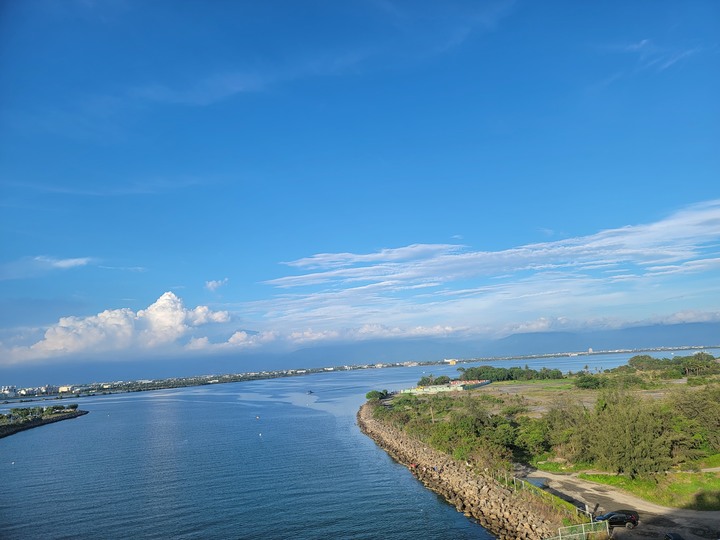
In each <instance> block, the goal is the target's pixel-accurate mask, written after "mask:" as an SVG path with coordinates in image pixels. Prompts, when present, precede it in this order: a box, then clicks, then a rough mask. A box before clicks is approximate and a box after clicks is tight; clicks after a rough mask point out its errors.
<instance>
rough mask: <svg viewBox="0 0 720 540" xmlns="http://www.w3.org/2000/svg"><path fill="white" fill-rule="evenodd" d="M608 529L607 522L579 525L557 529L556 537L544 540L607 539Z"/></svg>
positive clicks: (608, 535)
mask: <svg viewBox="0 0 720 540" xmlns="http://www.w3.org/2000/svg"><path fill="white" fill-rule="evenodd" d="M609 537H610V528H609V526H608V522H607V521H596V522H595V523H581V524H580V525H571V526H569V527H561V528H559V529H558V535H557V536H553V537H552V538H546V539H545V540H594V539H600V538H609Z"/></svg>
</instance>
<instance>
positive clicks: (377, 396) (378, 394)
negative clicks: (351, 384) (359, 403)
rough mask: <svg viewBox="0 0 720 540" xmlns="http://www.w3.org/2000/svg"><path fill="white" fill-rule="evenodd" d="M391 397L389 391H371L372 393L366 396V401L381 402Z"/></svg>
mask: <svg viewBox="0 0 720 540" xmlns="http://www.w3.org/2000/svg"><path fill="white" fill-rule="evenodd" d="M389 395H390V393H389V392H388V391H387V390H370V392H368V393H367V394H365V399H367V400H368V401H379V400H381V399H385V398H387V397H388V396H389Z"/></svg>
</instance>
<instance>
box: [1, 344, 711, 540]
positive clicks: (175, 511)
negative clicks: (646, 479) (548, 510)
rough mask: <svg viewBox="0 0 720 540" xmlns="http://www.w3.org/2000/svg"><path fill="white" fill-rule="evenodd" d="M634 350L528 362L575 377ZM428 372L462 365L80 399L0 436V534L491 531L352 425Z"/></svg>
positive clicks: (407, 535)
mask: <svg viewBox="0 0 720 540" xmlns="http://www.w3.org/2000/svg"><path fill="white" fill-rule="evenodd" d="M711 354H714V353H713V352H711ZM628 357H629V356H628V355H625V356H624V357H622V356H618V355H614V356H613V355H609V356H608V357H607V358H604V359H603V358H600V357H589V358H588V357H579V358H575V359H574V361H575V364H572V365H570V367H568V364H567V362H569V360H570V359H567V358H562V359H557V360H558V362H563V363H564V364H563V365H557V364H553V362H552V361H548V360H547V359H545V360H543V361H542V362H541V363H539V364H536V363H535V362H527V363H528V364H529V365H531V367H535V366H537V367H540V366H548V367H551V368H552V367H558V368H560V369H563V371H566V370H568V369H572V370H579V369H582V367H583V366H584V365H585V364H588V365H589V366H590V367H591V368H594V367H596V366H602V367H603V368H608V367H613V366H614V365H620V364H623V363H625V362H626V360H627V358H628ZM524 363H525V362H523V364H524ZM502 365H517V364H516V363H511V364H502ZM468 366H469V365H465V367H468ZM424 371H427V372H432V373H433V374H435V375H451V376H452V375H455V374H456V373H457V372H456V368H455V367H451V366H432V368H428V367H425V368H419V367H418V368H394V369H381V370H362V371H350V372H332V373H323V374H318V375H310V376H305V377H294V378H285V379H275V380H266V381H254V382H244V383H233V384H223V385H216V386H205V387H197V388H187V389H178V390H165V391H157V392H144V393H135V394H122V395H114V396H103V397H95V398H83V399H80V400H78V402H79V403H80V405H81V408H82V409H85V410H89V411H90V414H88V415H86V416H83V417H81V418H78V419H75V420H69V421H65V422H59V423H57V424H52V425H48V426H44V427H42V428H38V429H33V430H29V431H26V432H22V433H19V434H16V435H13V436H11V437H8V438H5V439H2V440H0V478H1V479H2V486H1V487H0V538H2V539H35V538H38V539H40V538H42V539H63V538H67V539H70V538H73V539H75V538H89V537H93V538H106V539H111V538H129V537H134V538H237V539H245V538H248V539H250V538H253V539H254V538H265V539H315V538H318V539H320V538H323V539H326V538H334V539H342V538H352V539H355V538H357V539H365V538H367V539H373V540H376V539H377V538H382V537H388V536H389V537H392V538H394V539H416V538H438V539H470V538H474V539H489V538H493V537H492V536H491V535H489V534H488V533H487V532H486V531H484V530H483V529H482V528H481V527H479V526H478V525H476V524H474V523H472V522H470V521H469V520H467V519H466V518H465V517H463V515H462V514H459V513H458V512H456V511H455V509H454V508H452V507H450V506H449V505H447V504H445V503H444V502H443V501H442V500H441V499H439V498H438V497H437V496H436V495H434V494H433V493H431V492H429V491H427V490H425V489H424V488H423V487H422V486H421V484H420V483H418V482H417V481H416V480H415V479H414V478H413V477H412V476H411V475H410V473H409V472H408V471H407V470H406V469H405V468H404V467H402V466H400V465H398V464H396V463H394V462H393V461H392V460H391V459H390V458H388V457H387V455H386V454H385V453H384V452H383V451H381V450H380V449H378V448H377V447H376V446H375V444H374V443H373V442H372V441H371V440H370V439H368V438H367V437H365V436H364V435H362V434H361V433H360V431H359V430H358V428H357V426H356V425H355V413H356V412H357V409H358V408H359V406H360V405H361V404H362V403H363V402H364V396H365V394H366V393H367V392H368V391H369V390H372V389H388V390H396V389H400V388H404V387H408V386H411V385H413V384H415V383H416V382H417V381H418V379H419V378H420V377H421V376H422V374H423V372H424ZM308 390H312V391H313V392H314V393H313V394H307V391H308ZM28 405H33V404H28Z"/></svg>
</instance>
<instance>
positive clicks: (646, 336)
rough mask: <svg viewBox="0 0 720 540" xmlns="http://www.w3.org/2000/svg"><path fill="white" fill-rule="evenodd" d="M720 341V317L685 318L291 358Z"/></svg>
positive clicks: (370, 344)
mask: <svg viewBox="0 0 720 540" xmlns="http://www.w3.org/2000/svg"><path fill="white" fill-rule="evenodd" d="M694 346H706V347H713V346H715V347H717V346H720V323H684V324H673V325H653V326H637V327H630V328H623V329H619V330H596V331H587V332H530V333H523V334H512V335H510V336H507V337H505V338H502V339H498V340H477V339H475V340H458V339H455V338H434V339H427V338H424V339H423V338H419V339H403V340H381V341H366V342H358V343H352V344H349V343H348V344H342V345H340V344H338V345H325V346H318V347H313V348H309V349H302V350H298V351H295V352H294V353H291V354H290V355H288V358H292V360H293V363H295V361H297V363H298V364H301V363H302V361H303V360H310V359H312V360H313V361H317V360H319V359H323V360H325V361H326V362H329V364H327V365H340V364H356V363H368V362H389V361H393V362H400V361H406V360H416V361H429V360H442V359H444V358H465V359H466V358H489V357H506V356H528V355H544V354H555V353H558V354H559V353H567V352H586V351H588V349H593V351H596V352H597V351H611V350H617V349H654V348H664V347H694Z"/></svg>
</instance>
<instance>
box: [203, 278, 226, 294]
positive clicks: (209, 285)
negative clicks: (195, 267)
mask: <svg viewBox="0 0 720 540" xmlns="http://www.w3.org/2000/svg"><path fill="white" fill-rule="evenodd" d="M227 282H228V278H225V279H217V280H215V279H212V280H210V281H206V282H205V288H206V289H207V290H209V291H213V292H214V291H217V290H218V289H219V288H220V287H222V286H223V285H227Z"/></svg>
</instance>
